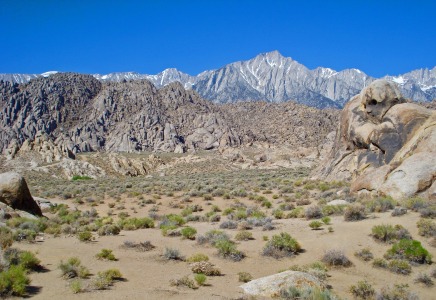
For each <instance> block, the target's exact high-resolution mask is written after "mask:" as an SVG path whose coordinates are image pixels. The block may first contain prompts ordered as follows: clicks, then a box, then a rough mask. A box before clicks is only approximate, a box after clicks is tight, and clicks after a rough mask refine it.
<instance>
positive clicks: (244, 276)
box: [238, 272, 253, 282]
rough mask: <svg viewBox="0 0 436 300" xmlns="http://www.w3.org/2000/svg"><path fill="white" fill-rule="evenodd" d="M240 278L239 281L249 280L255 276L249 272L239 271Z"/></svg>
mask: <svg viewBox="0 0 436 300" xmlns="http://www.w3.org/2000/svg"><path fill="white" fill-rule="evenodd" d="M238 278H239V282H249V281H251V280H253V276H252V275H251V274H250V273H247V272H239V273H238Z"/></svg>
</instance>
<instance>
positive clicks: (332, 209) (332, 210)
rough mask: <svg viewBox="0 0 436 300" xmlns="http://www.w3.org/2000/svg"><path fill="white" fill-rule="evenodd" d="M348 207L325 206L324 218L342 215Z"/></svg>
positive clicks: (323, 209) (323, 210) (323, 208)
mask: <svg viewBox="0 0 436 300" xmlns="http://www.w3.org/2000/svg"><path fill="white" fill-rule="evenodd" d="M346 207H347V205H325V206H323V207H322V209H321V210H322V214H323V215H324V216H331V215H342V214H343V212H344V210H345V208H346Z"/></svg>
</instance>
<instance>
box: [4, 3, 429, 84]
mask: <svg viewBox="0 0 436 300" xmlns="http://www.w3.org/2000/svg"><path fill="white" fill-rule="evenodd" d="M435 16H436V1H431V0H428V1H424V0H423V1H419V0H416V1H403V0H396V1H389V0H379V1H375V0H366V1H361V0H348V1H333V0H330V1H327V0H323V1H310V0H309V1H304V0H301V1H290V0H289V1H277V0H269V1H257V0H251V1H245V0H239V1H238V0H233V1H227V0H220V1H207V0H203V1H195V0H192V1H181V0H180V1H172V0H166V1H160V0H150V1H146V0H143V1H128V0H124V1H121V0H120V1H111V0H106V1H98V0H95V1H92V0H74V1H73V0H53V1H51V0H1V1H0V28H1V30H2V43H1V46H0V57H1V63H0V73H42V72H45V71H49V70H58V71H72V72H80V73H101V74H105V73H109V72H119V71H136V72H140V73H147V74H155V73H158V72H160V71H162V70H163V69H165V68H170V67H175V68H177V69H179V70H181V71H184V72H186V73H189V74H191V75H196V74H198V73H199V72H201V71H204V70H208V69H216V68H219V67H221V66H223V65H225V64H227V63H231V62H234V61H238V60H246V59H250V58H252V57H254V56H256V55H257V54H259V53H262V52H268V51H272V50H278V51H279V52H281V53H282V54H283V55H284V56H288V57H292V58H293V59H295V60H297V61H299V62H300V63H302V64H304V65H306V66H307V67H309V68H315V67H318V66H324V67H330V68H332V69H335V70H342V69H346V68H358V69H361V70H363V71H364V72H366V73H367V74H369V75H371V76H375V77H380V76H383V75H386V74H390V75H396V74H400V73H404V72H408V71H411V70H414V69H417V68H423V67H427V68H432V67H434V66H435V65H436V21H435V20H436V18H435Z"/></svg>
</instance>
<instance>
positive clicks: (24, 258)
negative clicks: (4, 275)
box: [19, 251, 41, 271]
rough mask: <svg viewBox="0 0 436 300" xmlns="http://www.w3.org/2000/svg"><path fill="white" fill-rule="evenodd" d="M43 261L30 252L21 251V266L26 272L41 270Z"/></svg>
mask: <svg viewBox="0 0 436 300" xmlns="http://www.w3.org/2000/svg"><path fill="white" fill-rule="evenodd" d="M40 263H41V260H39V259H38V258H37V257H36V256H35V254H34V253H32V252H30V251H21V252H20V254H19V265H20V266H22V267H23V268H24V269H26V270H33V271H37V270H39V269H40V268H41V265H40Z"/></svg>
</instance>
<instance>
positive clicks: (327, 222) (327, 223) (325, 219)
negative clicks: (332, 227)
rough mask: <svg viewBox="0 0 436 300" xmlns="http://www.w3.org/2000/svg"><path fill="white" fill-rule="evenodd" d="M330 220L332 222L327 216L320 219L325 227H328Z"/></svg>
mask: <svg viewBox="0 0 436 300" xmlns="http://www.w3.org/2000/svg"><path fill="white" fill-rule="evenodd" d="M331 220H332V219H331V218H330V217H327V216H325V217H322V218H321V221H322V222H323V223H324V224H325V225H329V224H330V222H331Z"/></svg>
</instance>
